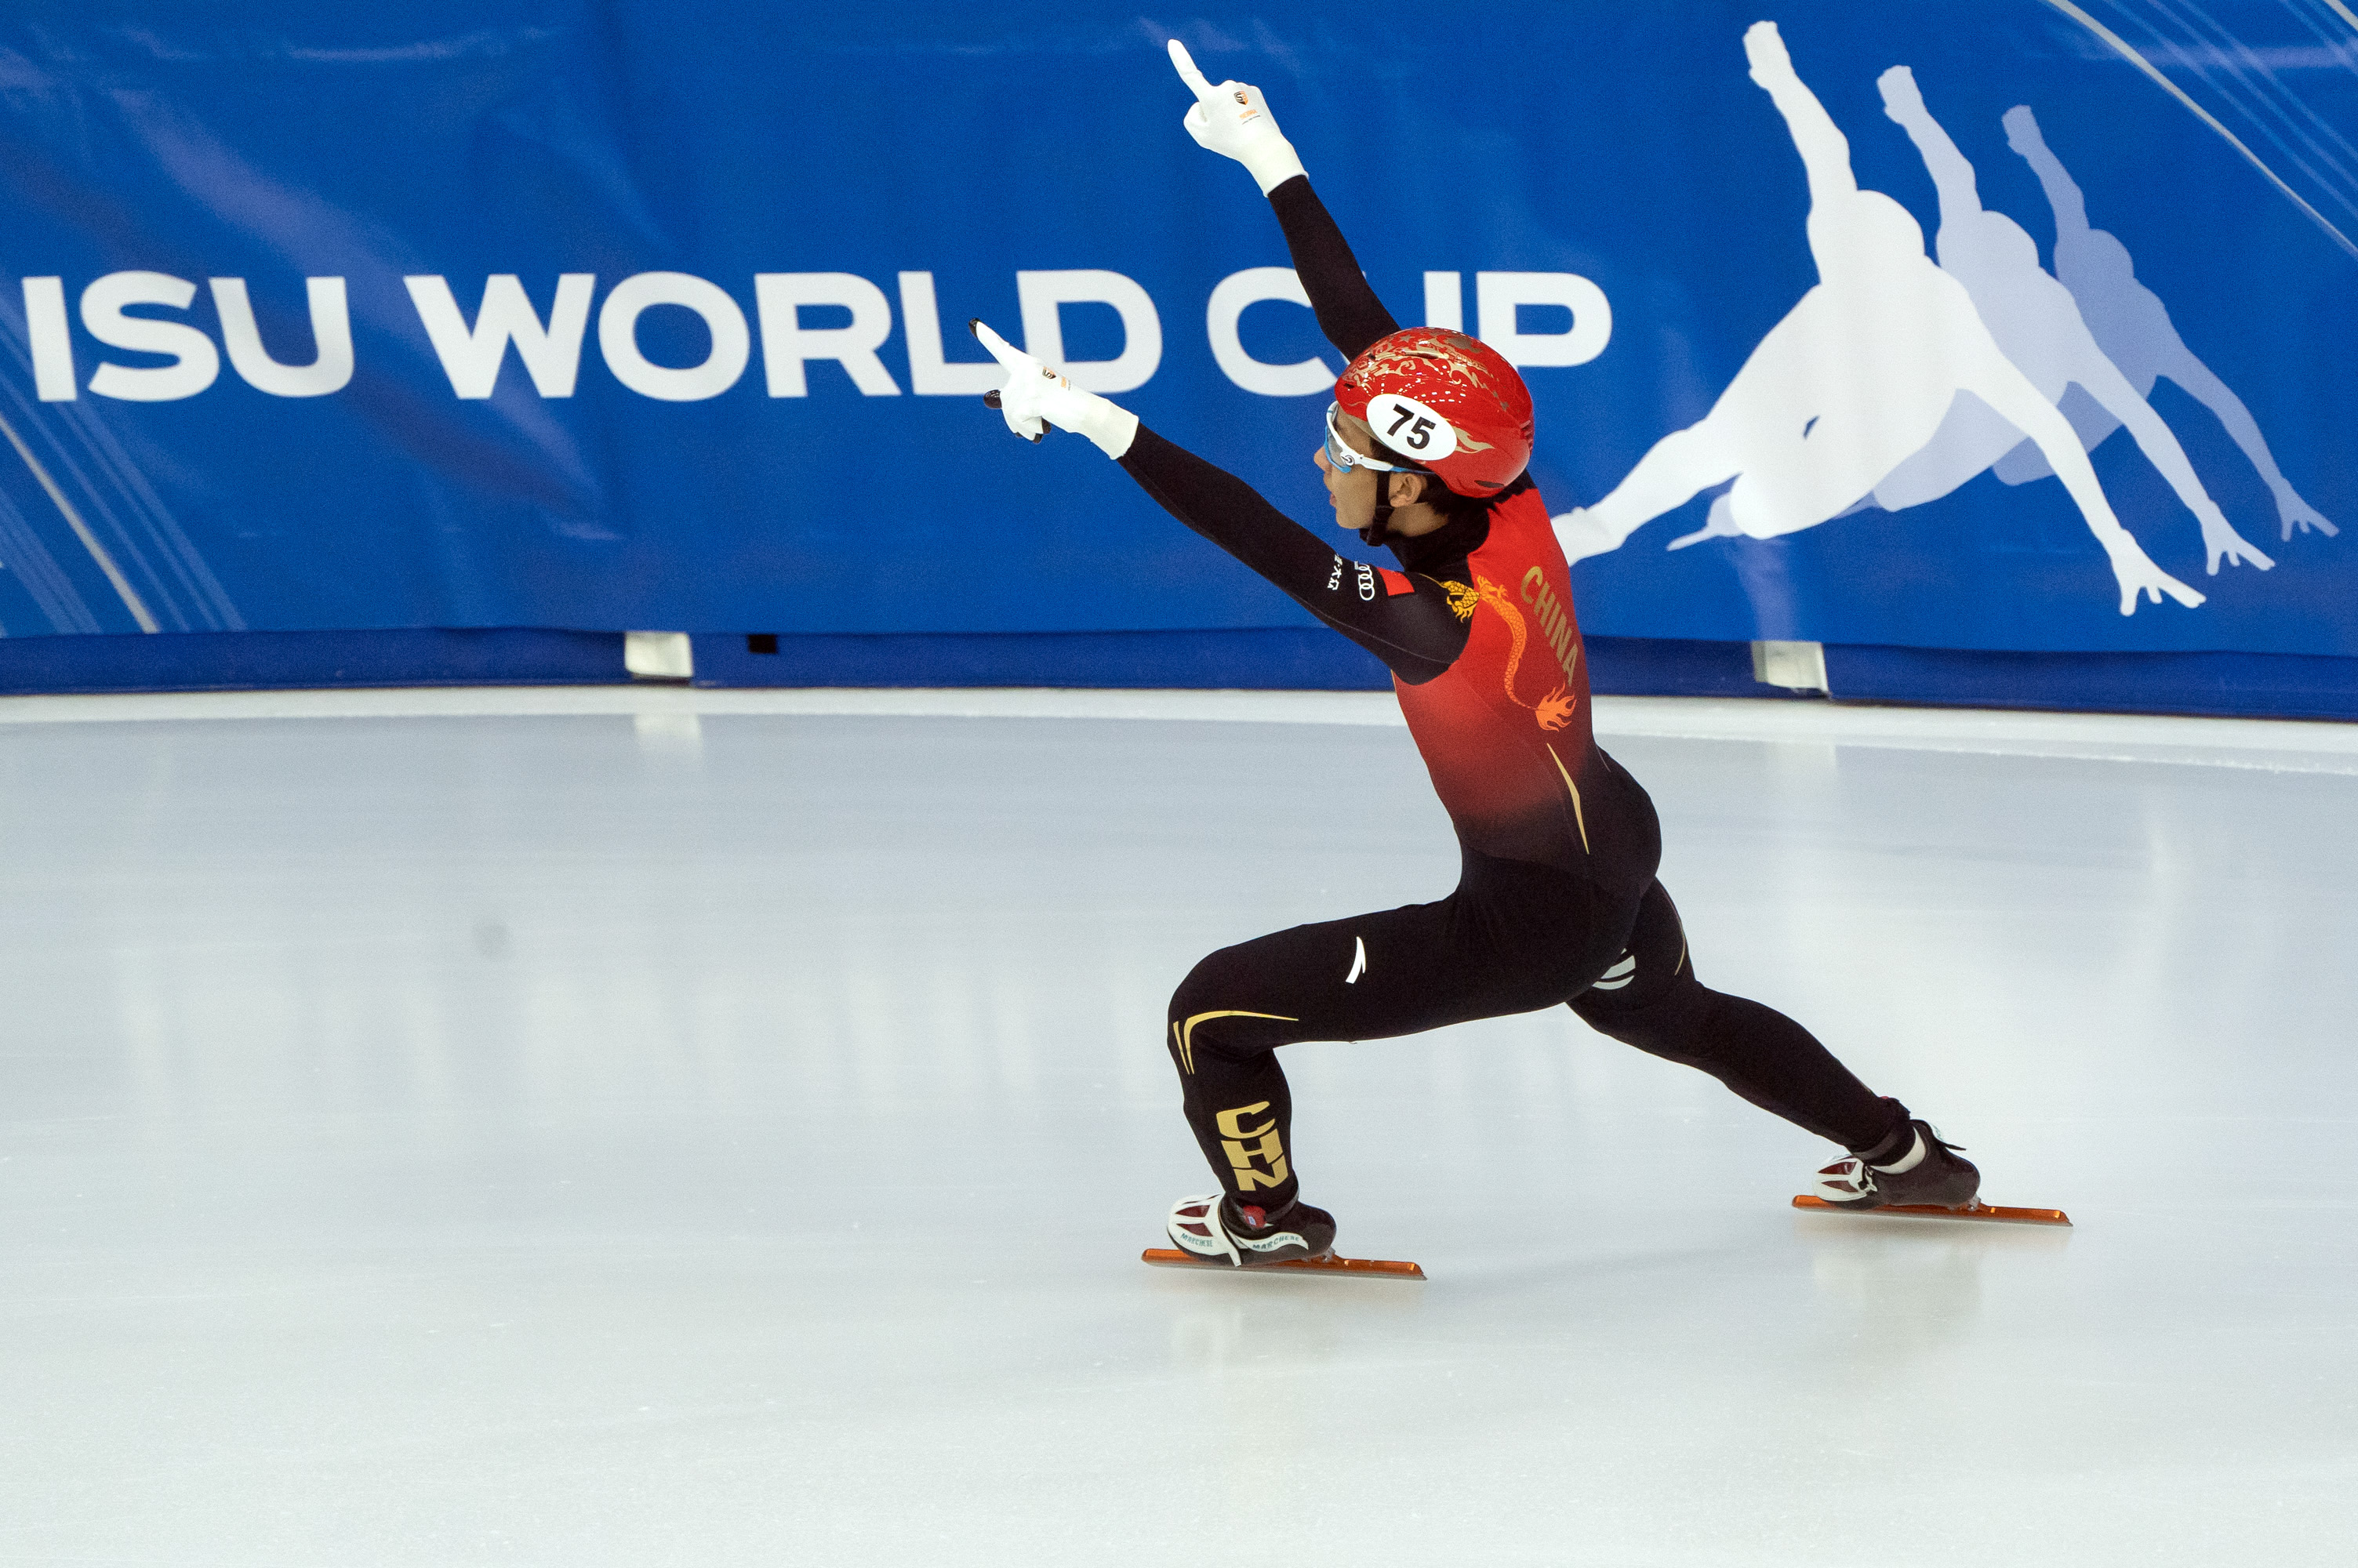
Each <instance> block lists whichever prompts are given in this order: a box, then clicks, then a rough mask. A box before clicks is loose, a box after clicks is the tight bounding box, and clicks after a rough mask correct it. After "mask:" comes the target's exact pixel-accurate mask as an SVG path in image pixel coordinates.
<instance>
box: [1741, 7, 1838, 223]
mask: <svg viewBox="0 0 2358 1568" xmlns="http://www.w3.org/2000/svg"><path fill="white" fill-rule="evenodd" d="M1744 57H1745V59H1747V60H1749V61H1751V62H1752V80H1753V81H1756V82H1758V84H1759V85H1760V87H1761V88H1762V89H1763V90H1764V91H1765V92H1767V93H1768V101H1769V102H1770V103H1774V104H1775V105H1776V106H1777V113H1779V114H1782V115H1783V116H1785V129H1786V131H1787V133H1788V134H1790V135H1791V136H1792V138H1793V148H1794V150H1795V151H1796V152H1799V153H1800V154H1801V168H1802V170H1803V171H1804V172H1805V173H1807V174H1808V176H1809V178H1810V205H1811V206H1812V207H1813V208H1814V207H1819V206H1823V205H1825V204H1827V203H1830V202H1833V201H1839V200H1841V199H1842V198H1844V197H1845V196H1855V195H1857V194H1858V179H1857V177H1856V176H1855V175H1853V174H1852V173H1851V169H1850V138H1849V137H1847V136H1845V135H1843V134H1842V127H1840V126H1839V125H1836V124H1834V122H1833V115H1831V114H1827V113H1826V108H1825V105H1824V104H1823V103H1819V102H1818V95H1817V94H1816V93H1814V92H1811V91H1810V90H1809V88H1808V87H1807V86H1806V85H1805V84H1804V83H1803V82H1802V81H1801V78H1800V77H1799V76H1797V75H1795V74H1794V72H1793V60H1792V57H1791V56H1790V55H1788V54H1787V53H1786V52H1785V39H1784V37H1783V35H1781V34H1779V32H1778V31H1777V24H1776V23H1774V22H1755V23H1753V24H1752V26H1751V27H1748V28H1747V29H1746V30H1745V34H1744Z"/></svg>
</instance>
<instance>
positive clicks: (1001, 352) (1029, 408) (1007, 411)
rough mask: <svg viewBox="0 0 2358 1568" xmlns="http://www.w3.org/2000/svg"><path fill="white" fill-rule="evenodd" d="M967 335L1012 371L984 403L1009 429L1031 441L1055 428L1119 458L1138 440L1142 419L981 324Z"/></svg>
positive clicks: (972, 324) (985, 396) (975, 323)
mask: <svg viewBox="0 0 2358 1568" xmlns="http://www.w3.org/2000/svg"><path fill="white" fill-rule="evenodd" d="M967 330H968V331H970V332H972V333H973V334H974V335H975V336H976V337H977V338H978V339H979V340H981V342H982V346H983V347H984V348H986V349H989V350H990V357H991V358H992V359H995V360H997V361H998V362H1000V363H1001V364H1002V365H1004V366H1006V367H1007V384H1006V385H1005V386H1003V387H1001V389H1000V390H999V391H997V392H987V393H984V394H983V396H982V400H983V401H984V402H985V403H987V404H989V405H990V406H991V407H993V408H996V409H998V410H999V412H1000V414H1001V416H1004V417H1005V419H1006V420H1007V427H1008V428H1009V429H1011V430H1012V431H1014V432H1015V433H1016V434H1017V435H1019V436H1021V437H1022V438H1024V439H1025V440H1027V441H1036V440H1038V439H1039V438H1041V437H1043V436H1044V435H1046V434H1047V433H1048V427H1050V426H1051V425H1053V426H1055V427H1056V428H1057V429H1059V430H1070V431H1072V432H1073V433H1074V434H1075V435H1076V436H1087V438H1089V439H1090V440H1092V441H1094V442H1096V443H1097V447H1098V450H1099V451H1101V452H1103V453H1104V454H1105V455H1106V456H1108V457H1109V458H1120V456H1121V455H1122V454H1123V453H1124V452H1127V451H1129V450H1130V443H1131V442H1132V441H1134V440H1136V439H1138V416H1137V415H1135V414H1132V413H1131V412H1130V410H1129V409H1127V408H1120V407H1116V406H1114V405H1113V404H1110V403H1109V402H1107V401H1106V400H1105V399H1104V398H1102V397H1099V396H1098V395H1097V394H1096V393H1094V392H1083V391H1082V390H1081V389H1080V388H1079V387H1077V386H1075V385H1074V384H1072V383H1071V382H1069V381H1066V380H1065V378H1064V377H1063V376H1061V375H1058V374H1057V373H1055V371H1053V370H1050V369H1049V368H1048V367H1047V366H1046V365H1044V364H1042V363H1041V362H1039V361H1038V360H1035V359H1033V357H1032V356H1031V355H1030V354H1027V353H1025V352H1024V351H1022V350H1021V349H1019V348H1017V347H1016V346H1015V345H1014V344H1012V343H1011V342H1009V341H1007V340H1006V339H1004V338H1002V337H1001V336H1000V335H999V334H998V333H996V332H994V331H992V330H990V328H988V327H986V326H984V325H983V324H982V323H981V321H979V320H973V321H968V323H967Z"/></svg>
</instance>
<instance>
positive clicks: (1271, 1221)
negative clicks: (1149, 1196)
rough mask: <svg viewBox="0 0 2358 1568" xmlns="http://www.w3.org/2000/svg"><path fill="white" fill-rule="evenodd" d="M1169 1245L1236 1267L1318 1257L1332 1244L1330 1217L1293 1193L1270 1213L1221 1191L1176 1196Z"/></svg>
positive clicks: (1258, 1265) (1333, 1233) (1208, 1261)
mask: <svg viewBox="0 0 2358 1568" xmlns="http://www.w3.org/2000/svg"><path fill="white" fill-rule="evenodd" d="M1167 1228H1168V1229H1169V1230H1170V1232H1171V1245H1173V1246H1174V1247H1176V1248H1178V1249H1180V1250H1181V1251H1183V1252H1186V1253H1189V1254H1191V1255H1193V1256H1195V1257H1197V1258H1201V1259H1203V1260H1205V1261H1206V1262H1207V1263H1218V1262H1225V1263H1228V1264H1229V1265H1231V1266H1233V1267H1235V1268H1238V1269H1252V1268H1261V1267H1266V1266H1267V1265H1269V1264H1271V1263H1282V1262H1285V1261H1287V1260H1290V1259H1294V1258H1323V1257H1325V1255H1326V1254H1328V1253H1329V1252H1332V1251H1333V1250H1334V1249H1335V1217H1334V1216H1333V1215H1331V1214H1328V1213H1327V1212H1326V1211H1325V1209H1323V1208H1312V1207H1311V1206H1309V1205H1308V1204H1306V1203H1303V1201H1302V1200H1301V1199H1300V1198H1295V1199H1294V1200H1293V1202H1292V1203H1290V1204H1288V1205H1286V1206H1284V1207H1283V1208H1282V1209H1279V1210H1277V1211H1276V1212H1275V1213H1271V1212H1270V1211H1269V1210H1267V1209H1263V1208H1260V1207H1257V1206H1254V1205H1252V1204H1240V1203H1238V1202H1237V1200H1236V1199H1234V1198H1232V1197H1229V1196H1228V1195H1226V1194H1225V1193H1211V1194H1207V1195H1205V1196H1203V1197H1199V1198H1181V1199H1180V1200H1179V1201H1178V1202H1177V1203H1175V1204H1173V1205H1172V1206H1171V1219H1170V1223H1169V1226H1168V1227H1167Z"/></svg>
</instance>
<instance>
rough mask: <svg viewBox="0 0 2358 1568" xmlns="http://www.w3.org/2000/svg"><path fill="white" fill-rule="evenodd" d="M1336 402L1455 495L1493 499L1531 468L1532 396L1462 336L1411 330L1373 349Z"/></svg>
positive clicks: (1485, 348) (1352, 370) (1340, 384)
mask: <svg viewBox="0 0 2358 1568" xmlns="http://www.w3.org/2000/svg"><path fill="white" fill-rule="evenodd" d="M1335 401H1336V403H1337V404H1339V405H1341V406H1342V409H1343V412H1344V413H1346V414H1348V415H1351V416H1354V417H1355V418H1359V419H1364V420H1366V421H1367V422H1368V426H1369V427H1371V428H1372V429H1373V430H1374V431H1375V433H1376V438H1377V439H1378V440H1379V441H1381V442H1383V444H1384V445H1385V446H1387V447H1389V448H1390V449H1392V450H1393V451H1395V452H1398V453H1400V454H1401V456H1402V457H1404V458H1407V459H1408V460H1410V461H1411V462H1413V463H1416V464H1419V465H1420V466H1422V467H1423V468H1426V469H1429V470H1432V472H1433V476H1434V477H1435V478H1437V479H1439V480H1440V481H1441V482H1442V483H1444V484H1445V485H1447V486H1448V487H1449V488H1450V489H1451V490H1453V491H1455V492H1457V493H1458V494H1460V495H1468V496H1473V497H1476V498H1477V499H1478V498H1481V497H1484V496H1491V495H1496V494H1498V492H1500V491H1502V490H1504V489H1506V488H1507V486H1509V485H1510V484H1512V483H1514V482H1515V481H1516V480H1517V479H1519V478H1520V477H1521V475H1522V471H1523V469H1524V467H1525V466H1526V465H1528V464H1529V463H1530V462H1531V389H1530V388H1529V387H1527V386H1525V385H1524V384H1523V378H1522V377H1521V376H1520V375H1517V374H1516V373H1515V367H1514V366H1512V365H1510V364H1509V363H1508V362H1506V361H1505V360H1504V359H1502V358H1500V357H1499V354H1498V351H1497V350H1496V349H1493V348H1491V347H1490V346H1489V345H1488V344H1487V343H1484V342H1481V341H1476V339H1473V338H1469V337H1467V336H1466V334H1465V333H1463V332H1452V331H1447V330H1444V329H1442V328H1439V327H1409V328H1405V329H1403V330H1401V331H1397V332H1394V333H1393V334H1392V335H1391V336H1390V337H1388V338H1383V339H1379V340H1378V341H1377V342H1376V343H1375V344H1374V345H1373V346H1371V347H1370V348H1369V349H1368V351H1367V352H1365V353H1363V354H1361V355H1360V356H1359V357H1358V358H1357V359H1355V360H1353V361H1352V362H1351V363H1350V366H1349V368H1348V369H1347V370H1345V371H1344V372H1343V376H1342V379H1341V380H1339V381H1337V382H1336V384H1335ZM1369 455H1370V456H1372V455H1374V454H1372V453H1371V454H1369Z"/></svg>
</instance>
